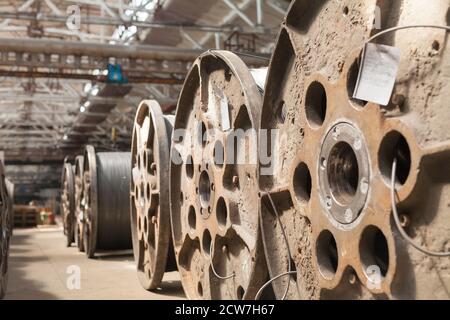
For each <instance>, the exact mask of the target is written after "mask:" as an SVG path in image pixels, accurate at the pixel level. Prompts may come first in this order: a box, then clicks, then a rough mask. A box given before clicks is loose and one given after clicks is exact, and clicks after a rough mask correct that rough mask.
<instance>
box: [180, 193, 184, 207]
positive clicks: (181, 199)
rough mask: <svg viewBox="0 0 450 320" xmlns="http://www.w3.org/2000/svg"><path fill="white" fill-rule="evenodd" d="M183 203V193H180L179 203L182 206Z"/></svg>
mask: <svg viewBox="0 0 450 320" xmlns="http://www.w3.org/2000/svg"><path fill="white" fill-rule="evenodd" d="M183 202H184V194H183V192H180V203H181V205H183Z"/></svg>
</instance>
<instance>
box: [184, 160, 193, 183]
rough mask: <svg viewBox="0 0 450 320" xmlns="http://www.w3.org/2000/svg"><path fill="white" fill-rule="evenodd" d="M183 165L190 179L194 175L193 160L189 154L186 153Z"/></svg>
mask: <svg viewBox="0 0 450 320" xmlns="http://www.w3.org/2000/svg"><path fill="white" fill-rule="evenodd" d="M185 166H186V175H187V176H188V178H190V179H192V177H193V176H194V161H193V159H192V156H191V155H188V157H187V159H186V164H185Z"/></svg>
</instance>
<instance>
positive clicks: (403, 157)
mask: <svg viewBox="0 0 450 320" xmlns="http://www.w3.org/2000/svg"><path fill="white" fill-rule="evenodd" d="M394 159H397V170H396V183H397V184H399V185H403V184H405V182H406V180H407V179H408V176H409V172H410V170H411V151H410V149H409V145H408V142H407V141H406V139H405V137H404V136H403V135H402V134H401V133H399V132H398V131H391V132H389V133H388V134H387V135H386V136H385V137H384V138H383V141H382V142H381V145H380V150H379V151H378V164H379V167H380V172H381V174H382V175H383V178H384V179H385V181H386V183H388V185H390V184H391V174H392V163H393V161H394Z"/></svg>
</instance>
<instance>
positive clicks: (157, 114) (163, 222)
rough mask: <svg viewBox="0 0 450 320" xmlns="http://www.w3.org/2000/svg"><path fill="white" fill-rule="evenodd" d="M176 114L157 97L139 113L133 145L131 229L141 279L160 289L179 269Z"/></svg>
mask: <svg viewBox="0 0 450 320" xmlns="http://www.w3.org/2000/svg"><path fill="white" fill-rule="evenodd" d="M173 121H174V117H173V116H171V115H163V113H162V111H161V107H160V105H159V104H158V102H157V101H155V100H144V101H143V102H142V103H141V104H140V106H139V109H138V111H137V113H136V119H135V121H134V129H133V140H132V146H131V176H132V179H131V189H130V195H131V231H132V238H133V252H134V258H135V261H136V264H137V272H138V278H139V281H140V282H141V284H142V286H143V287H144V288H145V289H147V290H153V289H156V288H157V287H158V286H159V284H160V283H161V281H162V278H163V276H164V272H165V271H173V270H176V263H175V256H174V252H173V245H172V237H171V226H170V211H169V210H170V206H169V165H170V155H169V152H170V142H171V140H170V139H171V135H172V127H173Z"/></svg>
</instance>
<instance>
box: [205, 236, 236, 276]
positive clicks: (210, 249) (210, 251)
mask: <svg viewBox="0 0 450 320" xmlns="http://www.w3.org/2000/svg"><path fill="white" fill-rule="evenodd" d="M212 248H213V243H212V241H211V245H210V246H209V256H210V257H211V269H212V272H213V273H214V275H215V276H216V277H217V278H219V279H221V280H227V279H230V278H233V277H234V276H235V275H236V273H235V272H233V273H232V274H230V275H229V276H224V277H223V276H221V275H219V274H218V273H217V272H216V269H214V262H213V254H212V253H213V252H212V251H213V250H212Z"/></svg>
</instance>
